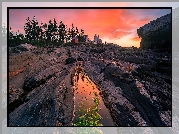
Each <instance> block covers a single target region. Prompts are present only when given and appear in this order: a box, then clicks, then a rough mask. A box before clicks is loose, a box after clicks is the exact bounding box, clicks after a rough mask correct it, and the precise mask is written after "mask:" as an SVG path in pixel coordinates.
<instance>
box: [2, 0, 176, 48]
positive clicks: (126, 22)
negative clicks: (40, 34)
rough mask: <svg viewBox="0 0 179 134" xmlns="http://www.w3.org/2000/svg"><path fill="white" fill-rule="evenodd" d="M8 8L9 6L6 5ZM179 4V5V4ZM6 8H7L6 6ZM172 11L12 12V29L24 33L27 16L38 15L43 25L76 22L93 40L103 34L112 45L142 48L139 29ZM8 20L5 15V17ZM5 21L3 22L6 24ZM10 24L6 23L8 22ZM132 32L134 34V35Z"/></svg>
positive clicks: (134, 3) (15, 4) (96, 4)
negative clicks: (140, 46) (54, 20)
mask: <svg viewBox="0 0 179 134" xmlns="http://www.w3.org/2000/svg"><path fill="white" fill-rule="evenodd" d="M172 4H173V7H176V6H177V4H178V3H167V2H162V3H161V2H156V4H155V3H154V2H153V3H146V2H144V3H140V2H130V3H122V2H117V3H116V2H111V3H102V2H97V3H95V4H94V3H93V2H92V3H88V2H83V3H81V2H80V3H78V4H77V3H65V2H63V3H48V4H47V3H43V4H42V3H39V2H37V3H36V4H35V6H37V7H38V6H39V7H40V6H48V7H52V6H55V7H58V6H59V7H60V6H61V7H62V6H65V7H67V6H72V7H75V6H79V7H80V6H82V7H85V6H86V7H88V6H92V7H94V6H97V7H99V6H106V7H112V6H113V7H114V6H118V7H120V6H124V7H127V6H129V7H133V6H136V7H140V6H144V7H146V5H147V6H155V7H156V6H163V7H169V6H171V5H172ZM4 5H7V4H4ZM8 5H11V6H17V7H19V6H23V5H24V6H26V7H27V5H28V6H29V7H33V6H34V3H33V4H32V3H29V4H23V3H20V4H17V3H13V4H8ZM178 5H179V4H178ZM3 8H4V6H3ZM169 12H170V10H167V9H165V10H161V9H158V10H156V9H150V10H149V9H144V10H141V9H140V10H139V9H138V10H137V9H130V10H123V11H122V12H120V11H119V12H110V11H109V12H101V13H100V12H98V11H96V10H93V11H91V10H90V11H79V10H78V11H77V10H73V11H71V10H66V11H65V9H64V10H63V11H62V12H60V11H57V10H56V11H54V10H53V11H52V10H51V11H50V10H44V11H43V12H42V10H21V11H20V10H19V11H17V10H16V11H13V12H11V13H10V26H12V28H13V31H17V30H20V32H21V33H23V26H24V24H25V22H26V20H25V19H27V16H29V17H30V18H31V19H32V18H33V16H34V15H35V16H36V17H37V20H38V21H39V22H41V21H42V22H44V23H48V21H49V20H50V19H52V20H53V18H56V20H57V23H58V24H59V22H60V20H63V21H64V23H65V24H67V26H68V27H71V23H72V22H73V23H74V25H75V27H76V26H77V27H78V29H81V28H82V29H84V30H85V34H88V35H89V38H90V39H91V40H93V36H94V34H95V33H96V34H99V35H100V38H101V39H102V40H103V42H105V41H107V42H110V43H116V44H118V45H120V46H137V47H138V46H139V44H140V38H137V37H138V36H137V32H136V31H137V28H139V27H141V26H143V25H144V24H146V23H148V22H150V21H152V20H154V19H156V18H158V17H160V16H163V15H165V14H168V13H169ZM3 18H4V16H3ZM4 20H5V19H3V21H4ZM4 22H6V21H4ZM131 31H132V32H131Z"/></svg>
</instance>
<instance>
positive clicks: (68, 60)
mask: <svg viewBox="0 0 179 134" xmlns="http://www.w3.org/2000/svg"><path fill="white" fill-rule="evenodd" d="M75 62H76V59H74V58H73V57H70V58H67V59H66V60H65V65H67V64H73V63H75Z"/></svg>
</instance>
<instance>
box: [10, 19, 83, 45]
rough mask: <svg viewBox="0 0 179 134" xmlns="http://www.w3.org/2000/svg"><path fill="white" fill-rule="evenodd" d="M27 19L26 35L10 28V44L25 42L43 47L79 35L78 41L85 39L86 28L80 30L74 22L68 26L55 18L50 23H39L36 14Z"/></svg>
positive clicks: (62, 42)
mask: <svg viewBox="0 0 179 134" xmlns="http://www.w3.org/2000/svg"><path fill="white" fill-rule="evenodd" d="M26 21H27V22H26V23H25V25H24V32H25V35H23V34H22V33H19V30H18V31H17V32H16V33H14V32H13V30H12V28H11V27H10V28H9V46H11V47H12V46H17V45H20V44H23V43H30V44H32V45H35V46H43V47H48V46H49V45H52V46H58V45H62V44H64V43H68V42H71V40H72V38H73V37H77V38H78V42H83V41H84V36H83V35H84V30H83V29H81V30H78V28H77V27H74V25H73V23H72V25H71V27H69V28H67V25H65V24H64V23H63V22H62V21H60V24H59V25H58V24H57V21H56V20H55V18H54V19H53V21H52V20H50V21H49V23H48V24H46V23H42V22H41V23H40V24H39V22H38V21H37V19H36V17H35V16H34V17H33V19H32V20H30V19H29V17H28V18H27V19H26Z"/></svg>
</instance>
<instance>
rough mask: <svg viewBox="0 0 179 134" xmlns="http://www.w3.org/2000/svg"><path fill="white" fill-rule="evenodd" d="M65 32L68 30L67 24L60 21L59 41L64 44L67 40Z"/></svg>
mask: <svg viewBox="0 0 179 134" xmlns="http://www.w3.org/2000/svg"><path fill="white" fill-rule="evenodd" d="M65 30H66V27H65V24H64V23H63V22H62V21H60V25H59V30H58V32H59V36H60V39H59V41H60V42H62V43H63V42H64V39H65V33H66V31H65Z"/></svg>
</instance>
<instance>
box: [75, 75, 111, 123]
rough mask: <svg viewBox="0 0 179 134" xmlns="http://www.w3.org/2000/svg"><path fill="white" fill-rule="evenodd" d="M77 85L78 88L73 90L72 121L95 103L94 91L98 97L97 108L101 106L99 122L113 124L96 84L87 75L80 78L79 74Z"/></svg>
mask: <svg viewBox="0 0 179 134" xmlns="http://www.w3.org/2000/svg"><path fill="white" fill-rule="evenodd" d="M82 79H83V80H82ZM77 87H78V89H77V90H75V118H74V122H76V121H77V119H78V117H79V116H81V115H84V114H85V112H84V110H85V109H92V107H93V106H94V105H95V103H94V101H93V99H94V97H95V94H94V92H96V94H97V96H98V98H99V99H100V102H99V106H98V108H101V110H99V112H98V113H99V115H100V116H101V117H102V119H101V120H100V121H99V123H101V124H102V125H103V126H114V123H113V120H112V117H111V115H110V113H109V111H108V109H107V108H106V106H105V105H104V102H103V100H102V97H101V96H100V91H99V90H98V89H97V87H96V85H95V84H94V83H93V82H92V81H91V80H90V79H89V77H88V76H85V77H84V78H82V75H81V74H79V80H78V82H77Z"/></svg>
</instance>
